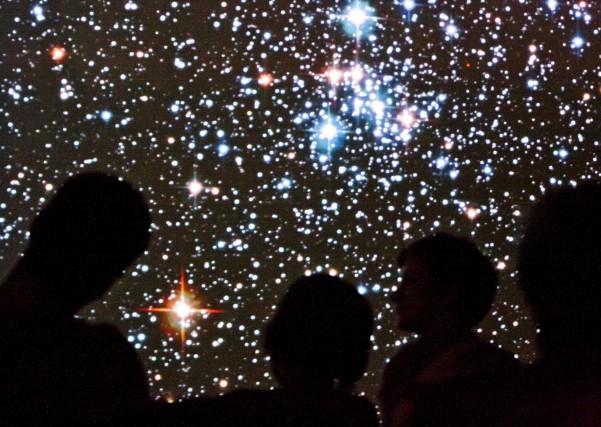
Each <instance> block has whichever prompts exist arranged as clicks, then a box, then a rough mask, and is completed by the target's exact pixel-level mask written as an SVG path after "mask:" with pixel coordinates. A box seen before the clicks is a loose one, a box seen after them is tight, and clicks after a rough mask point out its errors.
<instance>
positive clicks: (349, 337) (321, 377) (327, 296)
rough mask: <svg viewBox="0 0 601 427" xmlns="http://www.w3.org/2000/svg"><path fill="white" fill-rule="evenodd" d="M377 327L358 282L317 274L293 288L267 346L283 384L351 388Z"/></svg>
mask: <svg viewBox="0 0 601 427" xmlns="http://www.w3.org/2000/svg"><path fill="white" fill-rule="evenodd" d="M372 329H373V315H372V311H371V307H370V305H369V303H368V301H367V299H366V298H364V297H363V296H361V295H360V294H359V293H358V292H357V289H356V288H355V287H354V286H353V285H351V284H350V283H348V282H346V281H344V280H342V279H341V278H339V277H334V276H329V275H326V274H315V275H312V276H305V277H301V278H299V279H298V280H296V281H295V282H294V283H293V284H292V285H291V286H290V288H289V289H288V291H287V292H286V294H285V295H284V297H283V299H282V301H281V303H280V305H279V307H278V309H277V312H276V314H275V315H274V317H273V318H272V320H271V321H270V323H269V324H268V325H267V330H266V341H265V347H266V350H267V352H268V353H269V354H270V356H271V363H272V366H273V368H274V373H275V375H276V378H277V379H278V381H279V382H280V384H281V385H282V387H284V388H286V389H296V390H302V391H308V392H316V391H327V390H334V389H340V390H345V391H349V390H351V389H352V388H353V386H354V384H355V383H356V382H357V380H358V379H359V378H361V376H362V375H363V373H364V372H365V369H366V367H367V360H368V352H369V347H370V337H371V333H372Z"/></svg>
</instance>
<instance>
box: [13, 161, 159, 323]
mask: <svg viewBox="0 0 601 427" xmlns="http://www.w3.org/2000/svg"><path fill="white" fill-rule="evenodd" d="M149 227H150V215H149V212H148V207H147V206H146V203H145V202H144V200H143V198H142V196H141V195H140V193H139V192H138V191H136V190H134V189H133V188H132V187H131V185H130V184H128V183H126V182H124V181H120V180H119V179H117V178H116V177H114V176H111V175H108V174H105V173H82V174H80V175H76V176H74V177H73V178H70V179H68V180H67V181H66V182H65V183H64V184H63V185H62V186H61V187H60V188H59V190H58V191H57V193H56V195H55V196H54V197H53V198H52V199H51V200H50V201H49V202H48V204H47V205H46V206H45V207H44V208H43V209H42V211H41V212H40V213H39V215H38V216H37V217H36V218H35V219H34V222H33V224H32V226H31V230H30V236H29V246H28V248H27V250H26V251H25V253H24V256H23V259H22V265H23V267H24V268H25V270H26V271H27V272H28V273H29V274H30V275H31V276H33V277H34V279H35V284H36V286H37V287H38V288H39V291H41V293H42V294H43V295H46V296H47V297H48V298H49V300H51V301H53V302H55V303H57V304H60V305H61V306H63V308H65V309H67V310H70V311H73V312H75V311H77V310H78V309H79V308H81V307H83V306H84V305H85V304H87V303H89V302H91V301H93V300H95V299H97V298H99V297H100V296H101V295H102V294H103V293H104V292H106V291H107V290H108V289H109V287H110V286H111V285H112V283H113V282H114V281H115V279H116V278H118V277H119V276H120V275H121V273H122V272H123V270H124V269H125V268H126V267H127V266H128V265H129V264H130V263H131V262H132V261H133V260H134V259H136V258H137V257H138V256H139V255H140V254H141V253H142V252H144V250H145V249H146V247H147V246H148V241H149Z"/></svg>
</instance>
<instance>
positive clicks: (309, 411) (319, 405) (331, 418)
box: [220, 390, 379, 427]
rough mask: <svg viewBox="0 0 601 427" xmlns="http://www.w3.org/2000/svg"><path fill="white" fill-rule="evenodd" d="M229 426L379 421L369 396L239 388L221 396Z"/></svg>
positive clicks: (351, 426)
mask: <svg viewBox="0 0 601 427" xmlns="http://www.w3.org/2000/svg"><path fill="white" fill-rule="evenodd" d="M220 405H221V407H222V408H223V415H224V418H223V420H222V421H223V424H220V425H228V426H291V427H293V426H299V427H300V426H315V427H318V426H334V427H371V426H374V427H375V426H377V425H378V424H379V422H378V417H377V414H376V410H375V408H374V406H373V405H372V404H371V402H369V401H368V400H367V399H365V398H363V397H359V396H352V395H349V394H347V393H324V394H317V395H307V394H298V393H292V392H288V391H285V390H273V391H257V390H240V391H234V392H232V393H229V394H228V395H226V396H224V397H222V398H221V402H220Z"/></svg>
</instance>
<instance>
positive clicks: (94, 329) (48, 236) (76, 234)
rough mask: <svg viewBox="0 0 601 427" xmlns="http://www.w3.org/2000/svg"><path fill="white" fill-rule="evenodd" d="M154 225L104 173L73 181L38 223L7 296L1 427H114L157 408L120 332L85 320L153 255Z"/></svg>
mask: <svg viewBox="0 0 601 427" xmlns="http://www.w3.org/2000/svg"><path fill="white" fill-rule="evenodd" d="M149 227H150V216H149V211H148V208H147V206H146V203H145V202H144V200H143V198H142V196H141V195H140V193H139V192H138V191H136V190H134V189H133V188H132V187H131V185H130V184H128V183H126V182H124V181H121V180H119V179H118V178H116V177H114V176H111V175H108V174H105V173H100V172H98V173H97V172H90V173H82V174H79V175H76V176H74V177H72V178H70V179H68V180H67V181H66V182H65V183H64V184H63V185H62V186H61V187H60V188H59V190H58V191H57V193H56V195H55V196H54V197H53V198H52V199H51V200H50V201H49V202H48V203H47V205H46V206H45V207H44V208H43V209H42V210H41V211H40V213H39V214H38V215H37V217H36V218H35V219H34V220H33V223H32V225H31V228H30V235H29V243H28V246H27V248H26V250H25V252H24V253H23V255H22V257H21V258H20V259H19V261H18V262H17V264H16V266H15V267H14V269H13V270H12V271H11V272H10V274H9V275H8V276H7V277H6V279H5V280H4V282H3V283H2V285H1V286H0V402H1V403H0V419H1V420H2V421H4V422H7V421H8V420H13V421H14V420H18V421H17V423H18V424H28V425H29V424H39V425H46V424H57V423H60V424H67V423H81V424H93V423H104V422H107V421H108V420H109V419H111V418H112V417H118V416H119V413H120V412H121V411H123V410H126V409H127V408H129V407H132V406H135V405H142V404H144V403H145V402H147V401H148V399H149V394H148V388H147V384H146V379H145V375H144V372H143V370H142V367H141V364H140V362H139V360H138V358H137V356H136V354H135V351H134V350H133V348H131V347H130V345H129V344H128V343H127V341H126V340H125V338H124V337H123V336H122V335H121V334H120V333H119V332H118V331H117V329H116V328H114V327H112V326H109V325H105V324H99V325H89V324H87V323H86V322H84V321H83V320H80V319H79V318H77V317H76V313H77V312H78V311H79V310H80V309H81V308H83V307H84V306H86V305H87V304H88V303H90V302H92V301H94V300H97V299H99V298H100V297H101V296H102V295H103V294H104V293H105V292H107V291H108V290H109V288H110V287H111V286H112V285H113V283H114V282H115V281H116V280H117V279H118V278H119V277H120V276H121V275H122V273H123V270H124V269H125V268H126V267H127V266H128V265H129V264H130V263H131V262H132V261H133V260H134V259H136V258H137V257H138V256H139V255H140V254H141V253H142V252H144V250H145V249H146V247H147V245H148V242H149Z"/></svg>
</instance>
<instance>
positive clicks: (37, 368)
mask: <svg viewBox="0 0 601 427" xmlns="http://www.w3.org/2000/svg"><path fill="white" fill-rule="evenodd" d="M3 317H4V316H3ZM4 320H5V322H4V323H3V326H2V328H1V333H0V336H1V337H2V338H0V343H1V346H0V356H1V359H2V365H1V366H0V372H1V374H2V375H1V377H2V381H1V382H0V397H1V398H2V401H3V402H5V403H7V405H6V406H5V410H4V411H3V412H2V414H1V416H2V417H3V418H4V419H15V418H19V419H23V420H30V421H32V422H34V421H35V422H38V421H39V422H42V421H44V422H50V423H52V422H56V421H57V420H72V421H77V422H86V423H95V422H98V423H102V422H104V421H106V420H107V419H111V418H114V417H119V416H120V414H121V413H122V412H123V411H126V410H127V411H129V410H130V409H129V408H131V407H132V406H138V405H143V404H145V403H146V402H147V401H148V399H149V394H148V389H147V385H146V380H145V376H144V373H143V371H142V368H141V365H140V362H139V360H138V358H137V356H136V354H135V351H134V350H133V349H132V348H131V347H130V346H129V344H128V343H127V341H126V340H125V338H124V337H123V336H122V335H121V334H120V333H119V331H117V330H116V329H115V328H113V327H112V326H109V325H98V326H90V325H88V324H86V323H85V322H83V321H81V320H77V319H61V318H53V317H43V316H42V317H39V318H36V317H35V316H28V317H23V318H19V317H15V316H11V317H10V319H4Z"/></svg>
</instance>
